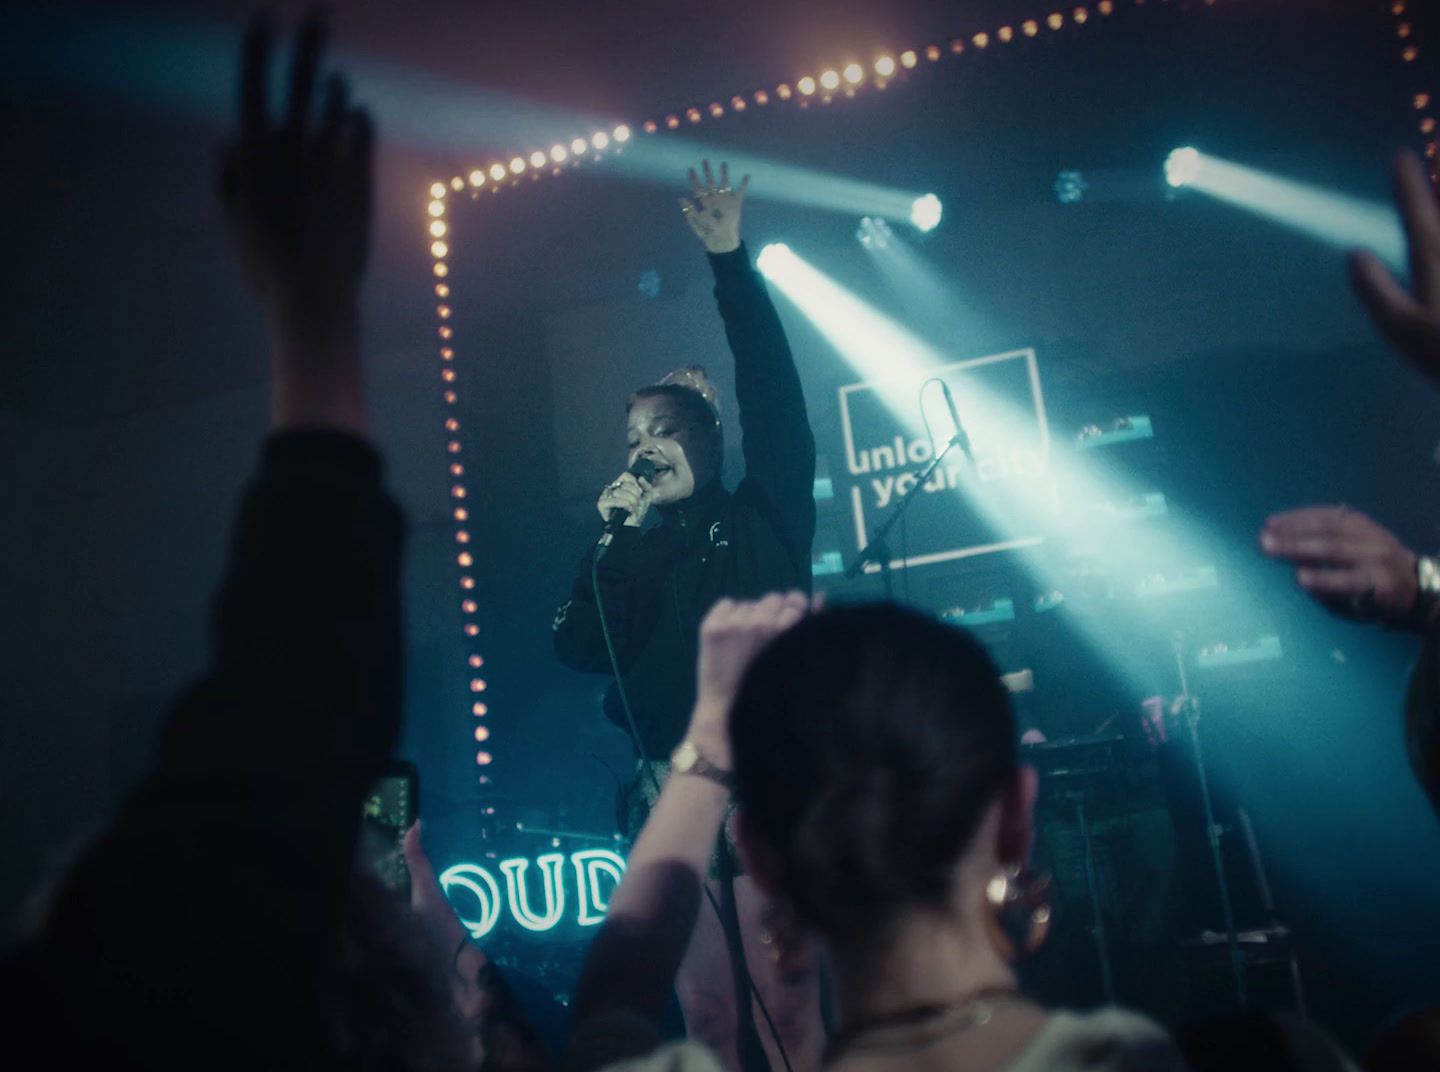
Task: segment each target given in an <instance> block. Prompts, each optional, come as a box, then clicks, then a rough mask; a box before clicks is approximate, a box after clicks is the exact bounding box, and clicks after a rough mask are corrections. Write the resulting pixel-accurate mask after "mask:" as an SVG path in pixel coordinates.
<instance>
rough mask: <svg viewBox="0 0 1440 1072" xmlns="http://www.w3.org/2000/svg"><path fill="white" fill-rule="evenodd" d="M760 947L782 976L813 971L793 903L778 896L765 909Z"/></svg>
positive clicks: (807, 947) (798, 974)
mask: <svg viewBox="0 0 1440 1072" xmlns="http://www.w3.org/2000/svg"><path fill="white" fill-rule="evenodd" d="M760 944H761V945H763V946H765V948H766V950H767V951H768V952H769V954H770V960H771V962H772V963H773V964H774V965H775V967H776V969H777V970H778V971H779V973H780V975H781V976H784V977H792V976H800V975H804V974H806V973H807V972H808V971H810V969H811V966H812V965H811V957H810V945H809V942H808V941H807V940H806V938H805V935H804V934H803V933H802V932H801V930H800V925H799V924H798V923H797V922H796V920H795V911H794V909H792V908H791V907H790V903H789V902H788V901H786V900H784V899H783V898H780V897H777V898H775V899H774V900H772V901H771V902H770V903H769V905H767V906H766V908H765V913H764V916H763V921H762V923H761V930H760Z"/></svg>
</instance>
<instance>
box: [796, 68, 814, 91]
mask: <svg viewBox="0 0 1440 1072" xmlns="http://www.w3.org/2000/svg"><path fill="white" fill-rule="evenodd" d="M795 88H796V89H798V90H799V91H800V92H801V93H802V94H804V95H805V96H807V97H808V96H810V95H811V94H812V93H814V92H815V79H813V78H811V77H810V76H809V75H808V74H807V75H806V76H805V77H804V78H802V79H800V81H798V82H796V83H795Z"/></svg>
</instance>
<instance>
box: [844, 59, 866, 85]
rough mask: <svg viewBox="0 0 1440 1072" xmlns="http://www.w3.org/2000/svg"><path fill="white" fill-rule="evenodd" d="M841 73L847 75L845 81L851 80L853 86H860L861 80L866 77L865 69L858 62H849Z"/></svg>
mask: <svg viewBox="0 0 1440 1072" xmlns="http://www.w3.org/2000/svg"><path fill="white" fill-rule="evenodd" d="M841 73H843V74H844V75H845V81H847V82H849V83H850V84H851V85H852V86H858V85H859V84H860V81H861V80H862V79H863V78H864V77H865V70H864V68H862V67H861V66H860V65H859V64H858V63H852V64H849V65H848V66H846V68H845V70H844V71H843V72H841Z"/></svg>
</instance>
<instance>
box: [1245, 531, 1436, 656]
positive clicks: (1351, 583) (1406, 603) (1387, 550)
mask: <svg viewBox="0 0 1440 1072" xmlns="http://www.w3.org/2000/svg"><path fill="white" fill-rule="evenodd" d="M1260 546H1261V548H1262V549H1263V550H1264V552H1265V553H1266V554H1267V555H1270V556H1271V557H1272V558H1279V559H1284V560H1285V561H1287V562H1290V563H1292V564H1293V565H1294V566H1296V572H1295V580H1296V583H1298V584H1299V585H1300V587H1301V588H1303V589H1305V591H1306V592H1308V593H1309V594H1310V595H1311V596H1312V597H1313V598H1314V599H1315V600H1317V601H1318V602H1320V603H1321V604H1323V605H1324V606H1326V607H1328V608H1329V609H1330V610H1332V611H1334V612H1335V613H1337V614H1340V615H1343V616H1345V617H1347V618H1355V619H1359V620H1370V621H1382V622H1386V623H1388V624H1390V625H1395V626H1402V627H1407V628H1412V629H1415V630H1423V629H1424V628H1425V627H1426V626H1427V625H1429V623H1430V621H1431V620H1432V619H1433V618H1434V616H1435V612H1436V610H1437V606H1440V605H1437V603H1436V602H1435V601H1434V599H1433V598H1431V597H1430V596H1429V595H1427V594H1426V593H1423V592H1422V591H1421V590H1420V584H1419V574H1418V564H1419V557H1418V556H1417V555H1416V554H1415V552H1414V551H1412V550H1410V548H1408V547H1406V546H1405V545H1404V544H1403V543H1401V542H1400V541H1399V539H1397V538H1396V536H1395V534H1394V533H1392V532H1391V531H1390V530H1389V529H1387V528H1385V527H1384V526H1383V525H1380V524H1378V523H1377V522H1375V521H1372V520H1371V519H1370V518H1369V517H1367V516H1365V515H1364V514H1362V513H1360V512H1359V511H1357V510H1351V509H1350V508H1349V507H1346V506H1307V507H1304V508H1302V509H1299V510H1287V511H1285V512H1283V513H1279V514H1273V515H1271V516H1270V517H1269V518H1267V519H1266V521H1265V527H1264V529H1262V530H1261V533H1260Z"/></svg>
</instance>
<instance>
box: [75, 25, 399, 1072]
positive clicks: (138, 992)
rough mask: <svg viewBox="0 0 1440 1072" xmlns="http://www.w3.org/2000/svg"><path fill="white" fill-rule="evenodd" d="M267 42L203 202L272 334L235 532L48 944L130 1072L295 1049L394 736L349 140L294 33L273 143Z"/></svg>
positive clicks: (348, 116)
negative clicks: (135, 766) (148, 747)
mask: <svg viewBox="0 0 1440 1072" xmlns="http://www.w3.org/2000/svg"><path fill="white" fill-rule="evenodd" d="M271 37H272V35H271V34H270V32H269V31H268V30H267V29H266V28H265V27H264V26H262V25H257V26H256V27H255V28H254V29H252V31H251V32H250V34H249V36H248V37H247V40H246V45H245V54H244V63H243V71H244V73H243V78H242V128H241V133H240V137H239V139H238V141H237V142H236V143H235V145H234V146H232V147H231V148H230V149H229V150H228V151H227V153H226V158H225V164H224V172H223V177H222V195H223V199H224V202H225V207H226V211H227V216H228V217H229V221H230V223H231V225H232V230H233V232H234V234H235V238H236V242H237V244H238V245H239V246H240V248H241V250H242V253H243V255H244V259H245V263H246V268H247V269H248V271H249V274H250V276H251V279H252V282H253V283H254V284H255V286H256V288H257V290H258V291H259V293H260V296H261V298H262V301H263V304H264V308H265V312H266V318H267V322H268V324H269V327H270V334H271V339H272V344H273V355H272V362H273V387H274V389H273V399H274V405H273V414H272V429H273V431H274V434H273V435H272V436H271V438H270V439H269V441H268V442H267V443H266V445H265V448H264V453H263V458H262V462H261V466H260V470H259V473H258V474H257V476H256V478H255V480H254V481H253V482H252V484H251V485H250V487H249V488H248V489H247V491H246V493H245V497H244V500H243V502H242V504H241V508H240V513H239V517H238V520H237V522H236V526H235V532H234V537H233V543H232V548H231V553H230V561H229V565H228V568H227V571H226V574H225V578H224V580H223V582H222V585H221V588H220V591H219V594H218V597H217V600H216V607H215V625H214V635H213V655H212V661H211V665H210V667H209V669H208V670H207V672H206V673H205V675H204V677H203V678H202V679H201V681H200V682H199V683H198V684H196V685H195V686H193V687H192V688H191V689H190V690H188V692H187V693H186V694H185V695H184V696H183V697H182V698H181V700H180V702H179V703H178V705H177V707H176V709H175V711H174V712H173V713H172V715H171V716H170V718H169V719H168V721H167V724H166V726H165V729H164V733H163V737H162V741H161V750H160V757H159V763H158V765H157V767H156V769H155V771H154V772H153V773H152V774H151V775H150V777H149V778H147V779H146V781H145V782H144V783H143V784H142V785H141V787H140V788H139V790H138V791H137V792H136V794H135V795H134V796H133V797H132V799H131V800H130V801H129V802H128V803H127V805H126V806H125V808H124V810H123V811H122V812H121V814H120V816H119V817H118V818H117V820H116V822H115V823H114V824H113V826H112V827H111V829H110V830H109V831H107V832H106V834H104V835H103V836H102V837H101V838H99V839H97V841H96V842H95V844H94V845H92V846H91V848H90V849H89V850H88V851H87V853H86V854H85V856H84V858H82V860H81V861H80V862H79V863H78V865H77V866H76V868H75V869H74V871H73V872H72V874H71V875H70V876H69V878H68V880H67V882H66V884H65V888H64V889H63V890H62V892H61V894H60V895H59V897H58V898H57V902H56V906H55V912H54V915H53V918H52V921H51V928H50V933H49V941H50V948H51V951H52V953H53V955H54V961H55V968H56V970H57V971H58V972H61V973H64V972H66V971H72V972H77V973H78V974H77V975H76V976H75V978H77V979H79V978H85V979H87V980H90V981H91V982H92V984H93V985H94V986H95V987H96V988H97V990H98V993H96V994H92V995H89V996H88V998H87V1001H83V1002H81V1003H80V1006H81V1007H82V1008H84V1009H85V1011H86V1015H87V1016H89V1017H91V1018H92V1019H91V1021H90V1022H89V1024H88V1025H87V1026H88V1027H89V1028H90V1029H92V1030H94V1031H95V1032H96V1033H97V1034H99V1035H102V1036H104V1037H107V1038H109V1039H111V1040H112V1044H113V1045H115V1046H117V1047H119V1048H121V1049H131V1050H134V1051H135V1052H136V1053H137V1054H140V1055H145V1054H148V1056H145V1057H144V1059H143V1060H139V1061H138V1063H142V1064H143V1063H154V1062H160V1063H163V1062H164V1061H165V1060H168V1059H170V1058H172V1057H174V1056H175V1055H176V1054H178V1053H179V1052H183V1050H184V1047H185V1046H186V1045H187V1041H188V1042H194V1041H195V1039H196V1038H208V1039H211V1040H214V1039H216V1038H220V1037H225V1038H231V1039H232V1040H233V1042H234V1046H235V1049H234V1052H233V1054H232V1056H233V1057H235V1058H237V1059H239V1058H240V1057H241V1056H242V1055H252V1056H256V1057H259V1058H260V1059H262V1060H265V1059H267V1058H270V1057H274V1056H275V1055H277V1054H279V1053H281V1052H284V1051H285V1049H286V1048H287V1047H288V1046H291V1045H292V1044H293V1045H301V1044H303V1040H305V1039H311V1040H313V1037H314V1035H315V1032H314V1030H313V1026H306V1025H313V1024H315V1023H316V1022H318V1021H317V1017H320V1016H323V1015H324V1014H323V1013H321V1012H320V1011H319V1010H317V1009H316V1008H315V1007H314V1003H315V1002H316V1001H318V1000H323V998H322V997H321V996H320V995H321V994H322V992H323V989H324V988H323V986H322V985H321V984H322V981H323V980H324V979H325V972H326V968H325V967H324V965H325V964H326V963H327V960H328V957H329V956H331V946H332V944H333V941H334V934H335V921H336V919H337V915H338V912H339V910H340V905H341V899H342V897H343V894H344V890H345V888H346V886H347V884H348V882H349V881H350V875H351V874H352V871H353V859H354V839H355V835H356V829H357V825H358V818H359V807H360V802H361V799H362V797H363V794H364V792H365V789H366V786H367V785H368V783H369V781H370V780H371V779H372V778H373V777H374V776H375V774H376V773H377V772H378V770H379V769H380V767H381V765H382V764H383V762H384V760H385V758H386V756H387V754H388V753H389V751H390V749H391V747H392V746H393V744H394V741H395V739H396V735H397V733H398V729H399V712H400V669H401V637H400V615H399V598H398V591H399V579H398V571H399V551H400V542H401V535H402V524H401V518H400V515H399V511H398V510H397V509H396V508H395V506H394V504H393V503H392V502H391V501H390V500H389V499H388V498H387V497H386V496H385V494H384V493H383V491H382V490H381V486H380V460H379V457H378V456H377V455H376V454H375V452H374V451H373V450H372V449H371V448H370V447H369V446H368V445H367V444H366V443H365V442H364V441H363V440H361V439H359V438H357V437H358V436H359V435H361V434H363V432H364V428H365V421H364V399H363V387H362V380H361V370H360V362H359V353H358V342H357V339H358V327H357V317H356V312H357V305H358V300H357V295H358V292H359V286H360V275H361V271H362V269H363V265H364V256H365V247H366V243H367V238H366V234H367V230H368V222H369V183H370V147H371V136H370V128H369V123H368V121H367V120H366V119H365V117H364V115H363V113H360V112H358V111H355V110H353V109H351V108H350V107H349V106H348V104H347V102H346V95H345V88H344V84H343V83H342V82H340V81H339V80H338V79H332V80H331V81H330V82H329V84H328V86H327V90H326V94H325V97H326V102H325V106H324V109H323V113H322V114H321V116H319V117H318V118H317V117H312V116H311V112H312V110H313V109H312V98H313V97H314V95H315V81H316V72H317V69H318V66H319V54H320V38H321V33H320V29H319V27H318V25H317V24H315V23H314V22H311V23H310V24H308V25H307V26H306V28H305V29H304V30H303V31H302V34H301V38H300V44H299V48H298V50H297V54H296V58H295V62H294V65H293V67H292V70H291V78H290V96H289V101H288V106H287V109H286V113H285V115H284V116H283V117H281V118H280V119H279V121H272V120H271V118H270V117H269V116H268V115H267V113H266V103H265V98H266V83H267V75H268V68H269V60H270V54H271V51H272V41H271ZM157 523H160V519H157ZM157 538H159V539H164V538H165V536H164V533H163V531H160V532H157ZM82 966H83V967H82ZM62 977H63V975H62ZM137 1003H138V1004H137ZM95 1018H98V1019H95ZM160 1020H164V1021H165V1022H166V1023H167V1024H170V1025H173V1027H172V1028H171V1029H169V1030H167V1031H156V1030H154V1024H155V1023H156V1022H158V1021H160ZM102 1021H103V1022H102ZM196 1033H198V1034H196ZM287 1036H288V1038H287ZM296 1039H300V1040H302V1041H301V1042H296V1041H295V1040H296ZM192 1056H193V1054H192ZM291 1057H293V1059H294V1060H295V1061H297V1062H299V1063H302V1064H303V1063H305V1061H306V1057H305V1056H304V1055H303V1054H300V1053H298V1052H297V1053H292V1054H291ZM152 1059H153V1060H152Z"/></svg>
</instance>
